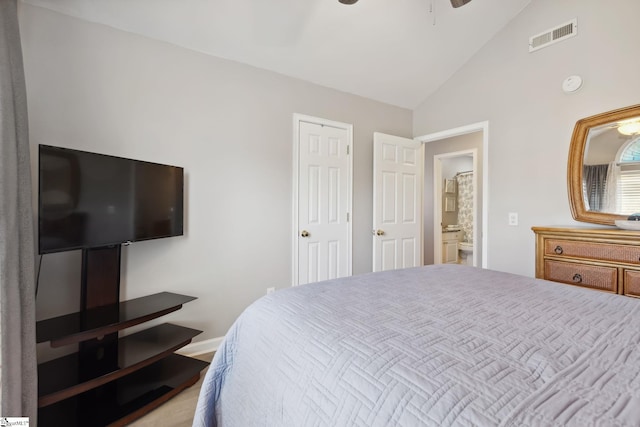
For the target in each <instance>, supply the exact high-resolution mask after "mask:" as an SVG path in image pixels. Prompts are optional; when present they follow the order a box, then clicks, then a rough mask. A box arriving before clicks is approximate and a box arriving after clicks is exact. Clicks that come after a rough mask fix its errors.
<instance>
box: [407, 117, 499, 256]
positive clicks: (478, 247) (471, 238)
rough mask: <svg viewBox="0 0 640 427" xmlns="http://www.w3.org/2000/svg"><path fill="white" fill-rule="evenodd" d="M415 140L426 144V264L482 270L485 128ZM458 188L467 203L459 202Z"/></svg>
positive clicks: (483, 125) (484, 124) (481, 125)
mask: <svg viewBox="0 0 640 427" xmlns="http://www.w3.org/2000/svg"><path fill="white" fill-rule="evenodd" d="M416 139H417V140H419V141H421V142H423V143H424V144H425V173H424V198H423V200H424V206H423V229H424V235H423V241H424V249H423V250H424V264H440V263H443V262H456V263H464V264H469V265H475V266H482V267H485V268H486V267H487V265H488V263H487V253H486V250H487V194H488V192H487V181H488V179H487V176H488V168H487V153H488V122H481V123H477V124H473V125H469V126H464V127H460V128H455V129H450V130H447V131H443V132H438V133H434V134H430V135H425V136H422V137H418V138H416ZM456 169H457V170H456ZM465 172H469V173H465ZM445 180H446V181H445ZM447 184H449V188H447ZM460 185H462V186H463V187H464V188H462V191H463V192H464V194H463V198H464V199H465V200H461V199H460V198H459V196H460V190H461V188H460ZM447 189H448V190H449V192H447V191H446V190H447ZM461 201H462V203H463V204H464V206H462V209H464V211H463V212H462V213H460V209H461V206H460V204H461ZM470 206H472V207H471V208H470ZM460 215H462V217H463V218H462V220H459V218H460ZM461 222H463V223H464V224H461ZM446 226H452V227H450V228H448V229H447V228H446ZM443 238H444V239H443ZM452 242H455V246H454V245H453V244H452Z"/></svg>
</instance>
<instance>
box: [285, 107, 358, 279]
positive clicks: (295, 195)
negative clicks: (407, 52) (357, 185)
mask: <svg viewBox="0 0 640 427" xmlns="http://www.w3.org/2000/svg"><path fill="white" fill-rule="evenodd" d="M301 122H306V123H314V124H318V125H321V126H331V127H334V128H338V129H344V130H346V131H347V134H348V138H349V141H348V142H347V144H348V146H349V159H348V160H349V173H348V175H347V187H348V190H347V191H348V192H349V194H348V196H347V212H348V215H349V220H348V222H347V248H348V249H347V275H348V276H351V275H352V274H353V225H352V224H353V125H352V124H349V123H342V122H337V121H333V120H327V119H322V118H319V117H313V116H307V115H304V114H299V113H294V114H293V150H292V151H293V158H292V161H293V167H292V169H293V175H292V178H293V179H292V183H293V191H292V199H293V207H292V211H293V212H292V215H293V217H292V224H293V228H292V233H291V235H292V250H293V253H292V259H293V262H292V269H291V274H292V276H291V286H297V285H298V262H299V259H298V231H299V230H298V228H299V224H298V202H299V186H298V184H299V182H298V180H299V173H300V156H299V154H300V151H299V147H300V123H301Z"/></svg>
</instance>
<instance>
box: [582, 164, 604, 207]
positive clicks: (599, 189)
mask: <svg viewBox="0 0 640 427" xmlns="http://www.w3.org/2000/svg"><path fill="white" fill-rule="evenodd" d="M608 169H609V165H584V166H583V169H582V175H583V178H584V179H583V181H584V184H583V185H584V187H585V195H586V196H587V200H588V202H589V210H591V211H598V212H600V211H602V209H603V208H604V207H605V202H606V199H605V196H606V190H607V170H608Z"/></svg>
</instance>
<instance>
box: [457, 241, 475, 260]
mask: <svg viewBox="0 0 640 427" xmlns="http://www.w3.org/2000/svg"><path fill="white" fill-rule="evenodd" d="M458 254H459V255H460V264H465V265H473V243H471V242H458Z"/></svg>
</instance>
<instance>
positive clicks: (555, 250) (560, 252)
mask: <svg viewBox="0 0 640 427" xmlns="http://www.w3.org/2000/svg"><path fill="white" fill-rule="evenodd" d="M553 251H554V252H555V253H557V254H558V255H562V252H564V251H563V250H562V246H560V245H558V246H556V248H555V249H554V250H553Z"/></svg>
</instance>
